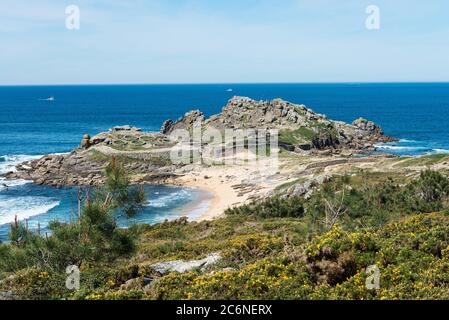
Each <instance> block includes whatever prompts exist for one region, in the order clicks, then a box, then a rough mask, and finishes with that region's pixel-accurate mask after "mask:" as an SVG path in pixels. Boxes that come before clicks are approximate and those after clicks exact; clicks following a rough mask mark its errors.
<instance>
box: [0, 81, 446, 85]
mask: <svg viewBox="0 0 449 320" xmlns="http://www.w3.org/2000/svg"><path fill="white" fill-rule="evenodd" d="M265 84H268V85H270V84H271V85H278V84H449V80H446V81H338V82H335V81H311V82H179V83H175V82H173V83H171V82H142V83H137V82H130V83H60V84H55V83H48V84H0V87H50V86H51V87H58V86H60V87H70V86H73V87H75V86H170V85H172V86H180V85H265Z"/></svg>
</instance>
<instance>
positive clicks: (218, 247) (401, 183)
mask: <svg viewBox="0 0 449 320" xmlns="http://www.w3.org/2000/svg"><path fill="white" fill-rule="evenodd" d="M108 171H109V173H108V175H107V176H108V180H107V181H108V182H107V184H106V185H105V186H104V187H103V188H101V192H100V191H98V192H95V194H94V195H93V196H92V200H91V201H90V202H88V203H87V204H86V205H85V206H84V209H83V211H82V215H81V219H80V221H79V222H78V223H73V224H59V223H57V222H55V223H53V224H52V235H51V236H49V237H41V236H39V235H37V234H33V233H30V232H29V231H27V230H26V227H25V226H23V224H21V223H16V224H14V226H13V227H12V228H11V240H12V242H11V244H3V245H0V280H1V279H4V280H3V281H2V282H0V291H12V292H13V293H14V294H15V295H17V296H19V297H22V298H32V299H38V298H52V299H60V298H69V299H447V292H448V290H449V276H448V275H447V270H448V268H449V213H448V212H449V211H448V210H447V208H448V206H449V204H448V199H449V179H448V178H447V177H446V176H444V175H443V174H441V173H439V172H435V171H423V172H422V173H421V175H420V176H419V177H418V178H417V179H411V178H407V179H403V178H400V177H398V176H396V175H390V176H386V175H385V174H384V175H380V174H373V173H362V172H359V174H357V175H354V176H348V175H343V176H340V177H334V178H332V179H331V181H330V182H328V183H326V184H325V185H323V186H322V187H321V188H320V189H319V190H318V191H316V192H314V194H313V195H312V196H311V198H310V199H308V200H304V199H302V198H297V197H290V198H284V197H282V196H277V197H273V198H269V199H267V200H265V201H259V202H257V203H253V204H249V205H246V206H241V207H239V208H234V209H229V210H227V211H226V215H225V216H224V217H223V218H220V219H215V220H213V221H204V222H200V223H197V222H190V223H189V222H188V221H187V219H186V218H182V219H179V220H177V221H172V222H165V223H161V224H157V225H153V226H149V225H140V226H136V227H134V228H131V229H128V230H121V229H118V228H116V226H115V223H114V220H113V215H112V213H113V212H114V210H117V209H121V210H123V209H125V211H126V205H124V204H129V203H135V205H136V207H135V208H136V210H138V204H139V201H138V200H139V199H141V195H140V196H135V197H134V196H132V197H124V196H123V190H128V191H129V193H126V192H125V194H127V195H128V194H133V195H136V194H139V192H138V190H132V189H130V187H129V185H128V182H127V180H126V176H125V175H124V172H123V167H121V166H117V165H114V164H113V163H112V164H110V167H109V169H108ZM105 194H106V195H109V198H110V199H111V200H110V201H106V199H108V197H107V196H105ZM105 203H106V206H103V205H104V204H105ZM131 211H132V210H131ZM213 252H220V255H221V257H222V259H221V260H220V261H219V262H218V263H216V264H215V265H210V266H208V267H206V268H205V269H201V268H198V269H196V270H192V271H190V272H186V273H183V274H180V273H176V272H171V273H168V274H158V273H157V272H155V271H154V270H153V269H151V268H150V265H151V264H153V263H156V262H162V261H170V260H178V259H183V260H191V259H201V258H204V257H205V256H207V255H209V254H210V253H213ZM72 264H75V265H77V266H79V268H80V270H81V289H80V290H78V291H69V290H67V289H65V277H66V274H65V267H66V266H67V265H72ZM372 265H376V266H377V267H378V268H379V269H380V289H378V290H369V289H367V287H366V285H365V281H366V279H367V276H368V275H367V273H366V270H367V267H368V266H372ZM11 275H12V277H10V276H11ZM145 279H151V284H146V282H145V281H147V280H145ZM130 281H131V282H130ZM130 283H131V284H130Z"/></svg>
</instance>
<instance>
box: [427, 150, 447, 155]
mask: <svg viewBox="0 0 449 320" xmlns="http://www.w3.org/2000/svg"><path fill="white" fill-rule="evenodd" d="M431 153H432V154H446V153H447V154H449V150H447V149H432V152H431Z"/></svg>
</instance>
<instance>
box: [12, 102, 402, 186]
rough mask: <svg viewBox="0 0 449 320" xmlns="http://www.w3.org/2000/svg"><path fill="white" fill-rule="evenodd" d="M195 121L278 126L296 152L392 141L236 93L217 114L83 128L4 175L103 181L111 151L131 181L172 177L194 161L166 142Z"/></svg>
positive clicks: (344, 150) (376, 131)
mask: <svg viewBox="0 0 449 320" xmlns="http://www.w3.org/2000/svg"><path fill="white" fill-rule="evenodd" d="M198 123H200V124H201V126H202V127H203V128H210V127H213V128H215V129H218V130H220V131H223V130H225V129H248V128H254V129H264V130H265V129H277V130H279V145H280V147H281V148H283V149H285V150H286V151H287V152H291V153H293V154H297V155H298V157H300V156H304V155H306V156H314V155H319V156H328V157H333V156H350V155H352V154H357V153H368V152H371V151H374V150H375V146H374V145H375V144H376V143H381V142H391V141H395V139H394V138H391V137H388V136H385V135H384V133H383V130H382V128H381V127H379V126H378V125H376V124H374V123H373V122H371V121H368V120H365V119H361V118H360V119H357V120H355V121H354V122H353V123H351V124H347V123H344V122H341V121H334V120H330V119H328V118H327V117H326V116H324V115H321V114H318V113H315V112H314V111H312V110H311V109H309V108H307V107H306V106H304V105H298V104H293V103H290V102H287V101H284V100H281V99H274V100H271V101H255V100H252V99H250V98H247V97H234V98H232V99H231V100H229V102H228V103H227V105H226V106H225V107H224V108H223V110H222V112H221V113H220V114H217V115H214V116H211V117H210V118H208V119H206V117H205V116H204V114H203V113H202V112H200V111H198V110H195V111H191V112H188V113H186V114H185V116H184V117H182V118H180V119H178V120H177V121H173V120H167V121H165V122H164V123H163V125H162V128H161V131H160V132H159V133H154V132H153V133H151V132H142V130H140V129H139V128H135V127H130V126H120V127H114V128H112V129H110V130H109V131H108V132H103V133H100V134H98V135H95V136H93V137H90V136H89V135H87V134H86V135H84V136H83V138H82V140H81V143H80V147H79V148H77V149H75V150H73V151H72V152H70V153H67V154H57V155H51V154H50V155H46V156H44V157H42V158H41V159H38V160H34V161H29V162H25V163H22V164H19V165H18V166H17V167H16V170H15V171H14V172H9V173H6V174H5V175H3V176H4V177H5V178H7V179H24V180H29V181H33V182H34V183H36V184H43V185H49V186H55V187H62V186H78V185H99V184H101V183H103V181H104V176H103V169H104V167H105V165H106V164H107V163H108V161H109V159H110V158H111V157H113V156H114V157H117V158H120V160H122V163H124V165H125V169H126V170H127V171H128V172H129V173H130V174H131V179H132V181H133V182H134V183H167V182H172V183H173V181H176V179H177V178H178V177H181V176H184V175H189V174H190V173H191V172H192V169H193V168H195V167H196V166H194V165H180V164H173V163H171V161H170V157H169V154H170V148H171V147H173V146H174V145H175V144H176V141H175V140H174V139H173V138H172V137H171V135H170V134H171V133H173V132H174V131H175V130H177V129H186V130H192V128H193V126H194V125H196V124H198Z"/></svg>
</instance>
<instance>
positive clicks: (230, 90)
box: [226, 89, 234, 92]
mask: <svg viewBox="0 0 449 320" xmlns="http://www.w3.org/2000/svg"><path fill="white" fill-rule="evenodd" d="M226 91H227V92H232V91H234V90H232V89H228V90H226Z"/></svg>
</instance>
